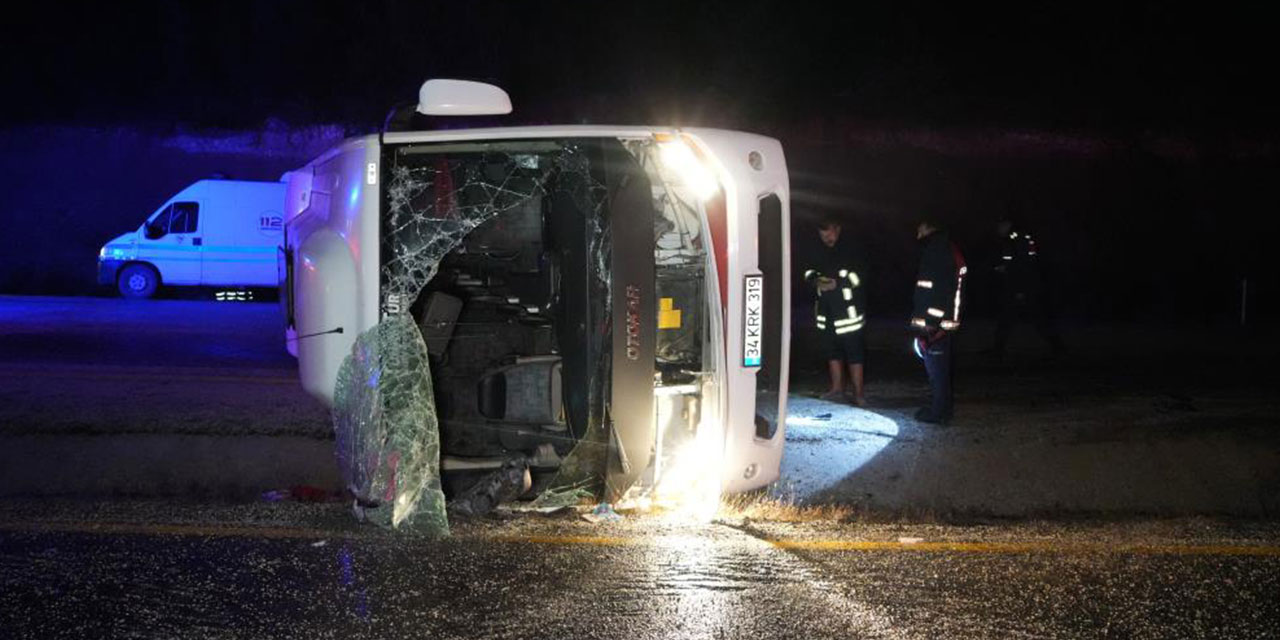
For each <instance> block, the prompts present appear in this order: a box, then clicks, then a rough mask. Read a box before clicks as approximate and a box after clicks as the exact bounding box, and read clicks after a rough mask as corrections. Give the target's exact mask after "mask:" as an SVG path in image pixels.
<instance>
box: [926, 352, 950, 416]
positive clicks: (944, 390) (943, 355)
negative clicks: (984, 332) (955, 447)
mask: <svg viewBox="0 0 1280 640" xmlns="http://www.w3.org/2000/svg"><path fill="white" fill-rule="evenodd" d="M923 352H924V370H925V372H926V373H928V374H929V393H930V396H931V397H932V401H931V403H930V407H929V412H930V413H932V414H933V415H934V416H935V417H938V418H943V419H949V418H950V417H951V408H952V407H951V404H952V403H951V334H949V333H947V334H943V336H942V337H941V338H938V339H937V340H934V341H933V342H931V343H929V344H928V346H927V347H926V348H925V349H923Z"/></svg>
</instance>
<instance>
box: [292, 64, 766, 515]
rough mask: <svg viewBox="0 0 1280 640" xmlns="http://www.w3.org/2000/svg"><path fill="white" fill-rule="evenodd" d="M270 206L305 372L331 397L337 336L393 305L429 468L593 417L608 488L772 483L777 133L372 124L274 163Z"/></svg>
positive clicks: (457, 92)
mask: <svg viewBox="0 0 1280 640" xmlns="http://www.w3.org/2000/svg"><path fill="white" fill-rule="evenodd" d="M429 88H430V89H431V90H430V91H429V90H428V89H429ZM495 96H496V97H495ZM506 99H507V98H506V94H505V93H503V92H501V90H499V89H497V88H495V87H489V86H488V85H475V84H474V83H460V82H455V81H446V82H441V81H431V82H429V83H428V84H427V85H424V89H423V102H421V103H420V104H419V105H418V110H419V111H420V112H422V113H428V114H458V113H465V114H475V113H492V112H501V111H502V109H503V105H501V102H502V101H504V100H506ZM486 100H492V102H494V103H495V104H488V103H486ZM507 104H508V105H509V103H507ZM505 108H506V109H507V110H509V106H506V107H505ZM286 203H287V204H286V211H285V241H284V254H283V263H282V264H283V269H282V276H283V282H282V294H283V296H284V299H283V304H284V307H285V313H286V316H287V320H286V324H287V327H288V330H287V332H288V335H287V341H288V344H289V348H290V350H291V351H292V352H294V353H295V355H297V357H298V359H299V368H300V375H301V380H302V384H303V386H304V387H305V388H306V390H307V391H309V392H310V393H312V394H313V395H315V396H316V397H317V398H320V399H321V400H323V401H324V402H326V403H328V404H330V405H332V404H333V402H334V399H335V388H336V387H337V386H339V370H340V368H341V367H342V365H343V361H344V359H347V358H348V356H349V354H351V353H352V347H353V344H354V342H355V341H356V339H357V336H360V335H361V334H362V333H364V332H366V331H368V330H370V329H371V328H372V327H374V326H375V325H377V324H378V323H379V322H382V321H383V320H384V319H385V318H388V317H390V316H394V315H403V314H405V313H408V314H411V316H412V318H413V319H414V321H415V322H416V323H417V325H418V327H419V329H420V331H421V333H422V335H423V338H424V339H425V344H426V350H427V351H428V352H429V354H430V363H431V366H430V368H431V386H432V392H433V394H434V402H435V411H436V413H437V414H438V420H439V437H440V440H439V448H440V457H441V465H442V468H443V471H444V475H445V476H449V474H450V472H467V471H474V470H477V469H486V468H497V467H500V466H501V464H502V461H503V460H504V459H507V458H508V457H509V456H511V455H522V456H525V457H526V459H527V460H529V461H530V464H531V465H532V466H533V467H535V469H554V468H555V467H556V465H557V464H559V463H560V461H561V460H563V459H564V456H565V455H566V454H567V453H568V452H569V451H570V449H572V448H573V447H574V445H575V444H576V443H577V442H578V441H579V440H580V439H581V438H582V437H583V436H584V434H587V433H589V432H591V431H592V429H593V428H595V429H603V432H604V433H606V434H607V435H606V438H605V444H604V447H605V448H607V452H606V454H607V483H606V484H607V491H608V494H609V498H610V499H612V500H616V499H619V498H620V497H622V495H623V494H624V493H625V492H627V491H628V490H634V489H635V488H637V487H642V488H645V489H646V490H654V491H657V490H659V489H662V488H665V489H666V490H667V491H670V492H672V493H681V492H688V491H691V490H694V487H698V488H697V489H696V490H697V491H700V492H702V493H703V494H704V495H706V496H709V497H710V498H713V499H718V497H719V495H720V494H721V493H722V492H740V491H745V490H750V489H755V488H759V487H763V486H765V485H767V484H769V483H771V482H773V481H774V480H776V479H777V478H778V473H779V463H780V460H781V456H782V450H783V439H784V422H785V412H786V391H787V369H788V365H787V359H788V350H789V349H788V342H789V339H788V338H789V334H790V327H789V318H788V313H787V310H788V309H789V303H788V298H789V295H790V292H789V281H790V276H789V266H788V265H789V260H790V250H789V245H790V243H789V238H788V217H789V193H788V180H787V169H786V163H785V160H784V157H783V151H782V147H781V145H780V144H779V143H778V141H777V140H774V139H771V138H767V137H763V136H759V135H753V134H749V133H740V132H733V131H722V130H713V129H676V128H667V127H644V126H538V127H520V128H488V129H465V130H433V131H398V132H385V133H383V134H381V135H369V136H364V137H360V138H353V139H349V140H347V141H345V142H343V143H342V144H340V145H338V146H337V147H335V148H333V149H331V150H329V151H328V152H326V153H325V154H323V155H321V156H320V157H318V158H316V159H315V160H314V161H312V162H311V163H309V164H308V165H306V166H305V167H303V168H301V169H298V170H295V171H292V172H290V174H289V186H288V193H287V196H286ZM374 377H376V375H375V376H374ZM367 382H368V384H370V385H372V384H375V381H373V380H369V381H367ZM356 383H357V384H358V383H361V381H356ZM597 432H599V431H597ZM655 495H657V494H655Z"/></svg>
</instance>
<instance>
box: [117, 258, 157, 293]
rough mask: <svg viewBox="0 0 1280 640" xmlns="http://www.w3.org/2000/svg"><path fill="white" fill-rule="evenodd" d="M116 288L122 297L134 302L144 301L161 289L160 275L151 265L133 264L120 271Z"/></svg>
mask: <svg viewBox="0 0 1280 640" xmlns="http://www.w3.org/2000/svg"><path fill="white" fill-rule="evenodd" d="M116 288H117V289H119V290H120V295H122V296H124V297H126V298H131V299H134V300H142V299H144V298H150V297H151V296H153V295H155V293H156V289H159V288H160V274H158V273H156V270H155V269H154V268H152V267H151V266H150V265H145V264H131V265H129V266H126V267H125V268H123V269H121V270H120V276H119V277H118V278H116Z"/></svg>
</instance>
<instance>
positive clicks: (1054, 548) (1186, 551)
mask: <svg viewBox="0 0 1280 640" xmlns="http://www.w3.org/2000/svg"><path fill="white" fill-rule="evenodd" d="M768 542H769V544H771V545H773V546H775V547H777V548H779V549H801V550H812V551H914V552H926V553H927V552H959V553H992V554H995V553H1056V554H1068V553H1127V554H1137V555H1187V556H1271V557H1280V546H1267V545H1186V544H1124V543H1120V544H1102V543H1088V544H1080V543H1061V542H873V541H866V540H769V541H768Z"/></svg>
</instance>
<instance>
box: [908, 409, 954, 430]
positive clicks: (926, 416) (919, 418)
mask: <svg viewBox="0 0 1280 640" xmlns="http://www.w3.org/2000/svg"><path fill="white" fill-rule="evenodd" d="M948 418H949V416H940V415H937V414H935V413H934V412H933V411H932V410H930V409H929V407H920V408H919V409H917V410H916V413H915V419H916V422H924V423H926V424H936V425H939V426H943V425H946V424H947V420H948Z"/></svg>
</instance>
